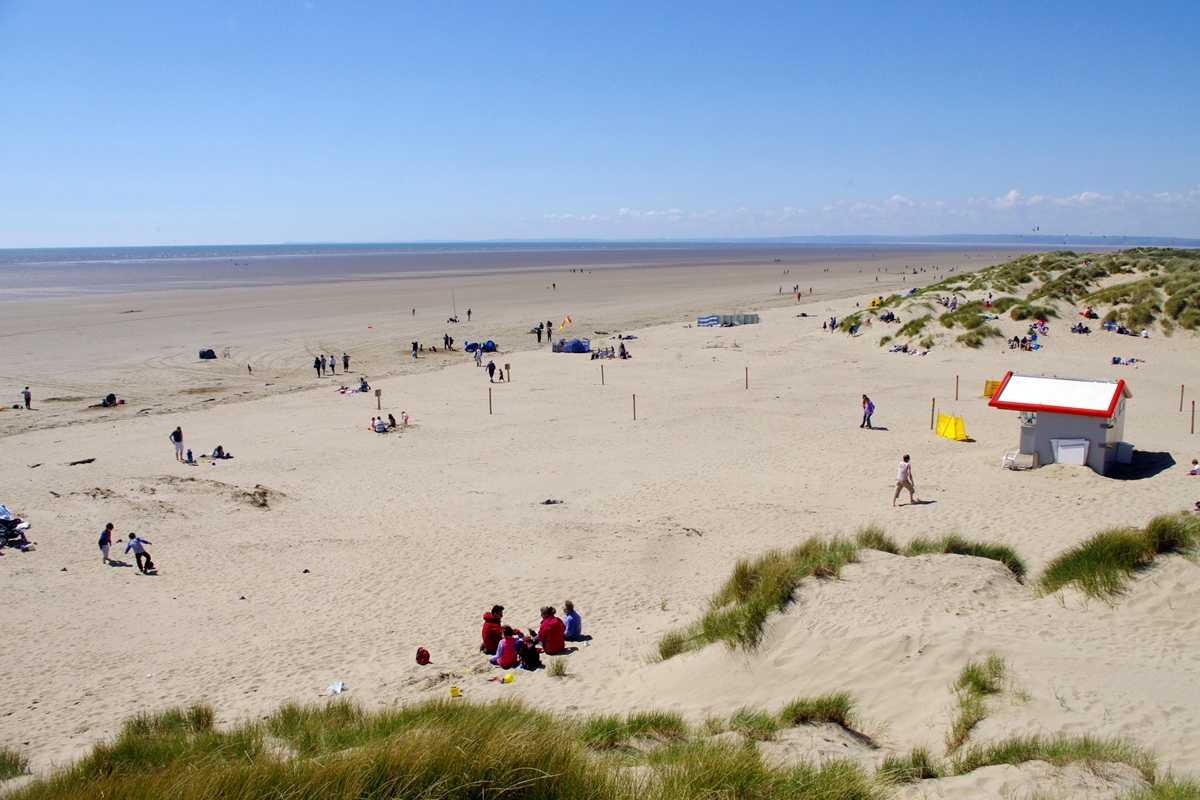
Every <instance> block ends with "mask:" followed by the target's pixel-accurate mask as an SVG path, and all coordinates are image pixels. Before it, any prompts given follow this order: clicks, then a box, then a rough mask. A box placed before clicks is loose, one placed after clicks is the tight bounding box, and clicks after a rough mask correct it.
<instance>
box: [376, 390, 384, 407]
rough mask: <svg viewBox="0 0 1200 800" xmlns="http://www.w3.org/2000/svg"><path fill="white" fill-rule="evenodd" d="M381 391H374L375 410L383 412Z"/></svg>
mask: <svg viewBox="0 0 1200 800" xmlns="http://www.w3.org/2000/svg"><path fill="white" fill-rule="evenodd" d="M382 398H383V389H376V390H375V410H376V411H383V399H382Z"/></svg>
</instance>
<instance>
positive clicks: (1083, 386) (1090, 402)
mask: <svg viewBox="0 0 1200 800" xmlns="http://www.w3.org/2000/svg"><path fill="white" fill-rule="evenodd" d="M1132 396H1133V395H1132V393H1130V391H1129V387H1127V386H1126V385H1125V381H1102V380H1089V379H1086V378H1053V377H1049V376H1047V375H1017V374H1014V373H1012V372H1010V373H1008V374H1007V375H1005V376H1004V380H1003V381H1002V382H1001V384H1000V388H999V389H997V390H996V393H995V394H994V395H992V399H991V400H990V401H989V402H988V405H989V406H992V407H993V408H1003V409H1007V410H1011V411H1035V412H1036V411H1046V412H1049V413H1053V414H1078V415H1080V416H1085V417H1104V418H1106V419H1107V418H1108V417H1111V416H1112V415H1113V412H1114V411H1116V408H1117V402H1118V401H1119V400H1120V399H1121V398H1122V397H1132Z"/></svg>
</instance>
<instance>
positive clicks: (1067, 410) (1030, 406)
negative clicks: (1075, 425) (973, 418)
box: [988, 370, 1126, 419]
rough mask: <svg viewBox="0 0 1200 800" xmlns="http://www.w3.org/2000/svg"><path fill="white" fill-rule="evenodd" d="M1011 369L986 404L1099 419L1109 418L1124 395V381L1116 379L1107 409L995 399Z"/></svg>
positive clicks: (1005, 382)
mask: <svg viewBox="0 0 1200 800" xmlns="http://www.w3.org/2000/svg"><path fill="white" fill-rule="evenodd" d="M1012 376H1013V374H1012V370H1009V372H1008V374H1007V375H1005V376H1004V380H1003V381H1002V382H1001V383H1000V388H999V389H997V390H996V393H995V394H994V395H992V399H991V400H989V401H988V405H989V406H991V407H992V408H1002V409H1004V410H1006V411H1034V412H1037V411H1045V412H1046V413H1047V414H1074V415H1075V416H1078V417H1099V418H1101V419H1111V418H1112V415H1113V413H1114V412H1115V411H1116V410H1117V403H1119V402H1120V401H1121V398H1122V397H1123V396H1124V395H1125V391H1126V390H1125V381H1124V380H1119V381H1117V385H1116V386H1115V387H1114V389H1115V391H1113V398H1112V402H1111V403H1109V405H1108V410H1107V411H1097V410H1096V409H1094V408H1073V407H1069V406H1046V405H1041V404H1039V403H1010V402H1008V401H1006V400H997V398H998V397H1000V396H1001V395H1003V394H1004V390H1005V389H1006V388H1007V387H1008V381H1009V379H1010V378H1012Z"/></svg>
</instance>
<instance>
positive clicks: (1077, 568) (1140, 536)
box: [1037, 514, 1200, 599]
mask: <svg viewBox="0 0 1200 800" xmlns="http://www.w3.org/2000/svg"><path fill="white" fill-rule="evenodd" d="M1198 547H1200V517H1197V516H1196V515H1193V514H1162V515H1160V516H1157V517H1155V518H1154V519H1152V520H1150V523H1149V524H1148V525H1147V526H1146V527H1145V528H1113V529H1111V530H1107V531H1103V532H1101V533H1098V534H1096V535H1095V536H1093V537H1091V538H1090V539H1088V540H1087V541H1085V542H1083V543H1082V544H1080V545H1078V546H1077V547H1073V548H1071V549H1070V550H1067V551H1066V552H1064V553H1062V554H1060V555H1058V556H1056V557H1055V558H1054V559H1053V560H1052V561H1051V562H1050V563H1049V564H1047V565H1046V569H1045V570H1043V571H1042V574H1041V576H1040V577H1039V578H1038V583H1037V585H1038V589H1039V590H1040V591H1041V593H1042V594H1043V595H1047V594H1053V593H1054V592H1057V591H1059V590H1060V589H1062V588H1064V587H1066V586H1074V587H1075V588H1076V589H1078V590H1079V591H1081V592H1083V593H1084V594H1086V595H1088V596H1091V597H1098V598H1104V599H1111V598H1114V597H1117V596H1119V595H1121V594H1123V593H1124V592H1125V591H1126V590H1127V588H1128V585H1129V580H1130V578H1132V577H1133V575H1134V573H1136V572H1137V571H1139V570H1142V569H1145V568H1147V567H1149V566H1150V565H1151V564H1152V563H1154V559H1155V558H1156V557H1158V556H1159V555H1163V554H1165V553H1181V554H1183V555H1194V554H1195V553H1196V551H1197V549H1198Z"/></svg>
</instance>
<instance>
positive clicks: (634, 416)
mask: <svg viewBox="0 0 1200 800" xmlns="http://www.w3.org/2000/svg"><path fill="white" fill-rule="evenodd" d="M1192 405H1193V406H1194V405H1195V403H1192ZM633 421H634V422H637V395H636V394H635V395H634V396H633Z"/></svg>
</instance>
